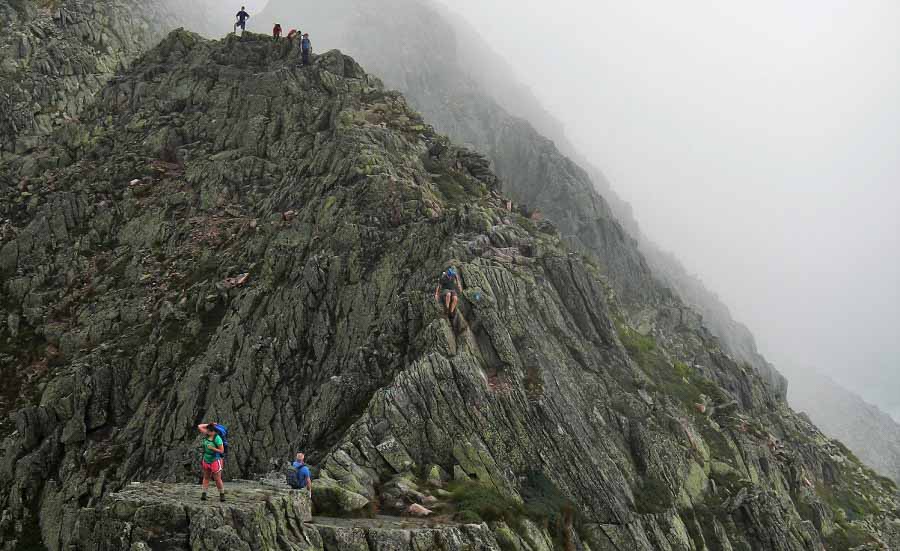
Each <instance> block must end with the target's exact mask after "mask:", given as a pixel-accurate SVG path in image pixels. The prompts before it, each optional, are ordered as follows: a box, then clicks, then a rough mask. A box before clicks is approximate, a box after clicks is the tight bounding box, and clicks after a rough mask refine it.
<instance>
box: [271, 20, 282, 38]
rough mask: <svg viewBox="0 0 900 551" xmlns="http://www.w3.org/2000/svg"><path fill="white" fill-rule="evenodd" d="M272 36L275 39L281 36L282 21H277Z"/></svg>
mask: <svg viewBox="0 0 900 551" xmlns="http://www.w3.org/2000/svg"><path fill="white" fill-rule="evenodd" d="M272 38H274V39H275V40H278V39H279V38H281V23H275V26H274V27H273V28H272Z"/></svg>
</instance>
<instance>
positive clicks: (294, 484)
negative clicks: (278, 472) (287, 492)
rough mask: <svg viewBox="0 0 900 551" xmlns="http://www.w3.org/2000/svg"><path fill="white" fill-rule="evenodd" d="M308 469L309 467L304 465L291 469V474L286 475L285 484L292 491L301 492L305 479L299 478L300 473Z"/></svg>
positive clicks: (304, 485)
mask: <svg viewBox="0 0 900 551" xmlns="http://www.w3.org/2000/svg"><path fill="white" fill-rule="evenodd" d="M304 468H305V469H307V470H308V469H309V467H308V466H307V465H306V464H305V463H304V464H302V465H301V466H300V467H297V468H295V467H291V472H289V473H288V474H287V483H288V486H290V487H291V488H293V489H294V490H302V489H303V488H305V487H306V484H305V480H306V477H305V476H304V477H301V476H300V473H302V472H303V469H304Z"/></svg>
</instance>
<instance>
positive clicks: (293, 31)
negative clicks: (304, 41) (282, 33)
mask: <svg viewBox="0 0 900 551" xmlns="http://www.w3.org/2000/svg"><path fill="white" fill-rule="evenodd" d="M297 32H298V31H297V29H291V30H290V31H288V33H287V39H288V40H293V39H294V37H295V36H297Z"/></svg>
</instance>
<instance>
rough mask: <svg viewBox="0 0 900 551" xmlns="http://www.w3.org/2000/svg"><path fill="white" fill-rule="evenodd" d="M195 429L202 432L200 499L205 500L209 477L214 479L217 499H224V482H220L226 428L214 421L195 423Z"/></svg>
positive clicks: (226, 433)
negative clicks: (201, 490) (201, 492)
mask: <svg viewBox="0 0 900 551" xmlns="http://www.w3.org/2000/svg"><path fill="white" fill-rule="evenodd" d="M197 430H199V431H200V432H201V433H203V435H204V437H205V438H203V442H202V444H201V447H200V448H201V450H202V452H203V458H202V459H201V460H200V470H201V471H203V482H202V487H203V495H201V496H200V499H201V500H203V501H206V490H207V488H209V479H210V477H212V478H213V480H215V481H216V488H218V490H219V501H225V484H224V483H223V482H222V469H223V468H224V467H225V460H224V458H225V449H226V446H227V443H226V441H225V438H226V436H227V435H228V429H226V428H225V427H223V426H222V425H219V424H216V423H203V424H200V425H197Z"/></svg>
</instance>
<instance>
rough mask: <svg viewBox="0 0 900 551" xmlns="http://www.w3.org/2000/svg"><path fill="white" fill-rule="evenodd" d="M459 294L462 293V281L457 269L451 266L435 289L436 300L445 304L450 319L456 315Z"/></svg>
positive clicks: (442, 275)
mask: <svg viewBox="0 0 900 551" xmlns="http://www.w3.org/2000/svg"><path fill="white" fill-rule="evenodd" d="M459 293H462V280H461V279H460V278H459V272H457V271H456V268H454V267H453V266H450V267H449V268H447V271H446V272H444V273H442V274H441V277H440V279H439V280H438V284H437V287H435V289H434V300H436V301H438V302H443V304H444V308H446V309H447V312H448V313H449V314H450V317H453V315H454V314H455V313H456V304H457V303H458V302H459Z"/></svg>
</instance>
